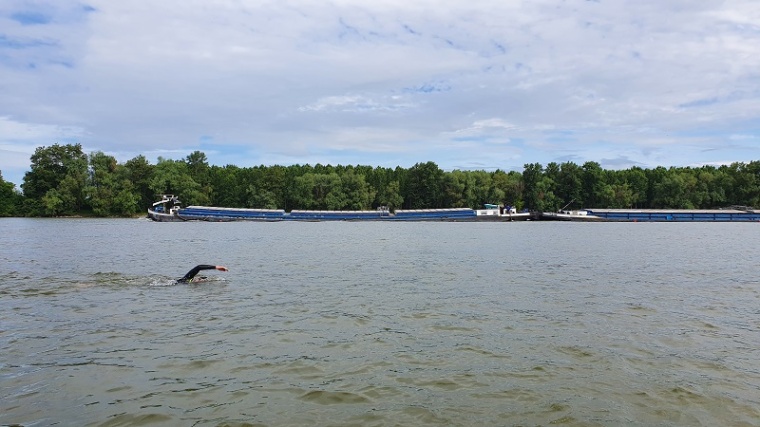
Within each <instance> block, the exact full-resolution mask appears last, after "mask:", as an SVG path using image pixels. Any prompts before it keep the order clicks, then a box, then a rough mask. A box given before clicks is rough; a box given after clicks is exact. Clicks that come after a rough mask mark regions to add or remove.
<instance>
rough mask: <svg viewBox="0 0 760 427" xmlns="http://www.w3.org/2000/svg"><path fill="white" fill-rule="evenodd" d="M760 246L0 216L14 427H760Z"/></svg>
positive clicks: (421, 229) (602, 231) (540, 232)
mask: <svg viewBox="0 0 760 427" xmlns="http://www.w3.org/2000/svg"><path fill="white" fill-rule="evenodd" d="M758 234H760V228H758V227H757V225H756V224H558V223H489V224H479V223H471V224H460V223H456V224H446V223H420V224H385V223H379V224H378V223H302V224H300V223H286V224H280V223H266V224H255V223H227V224H214V223H186V224H158V223H151V222H148V221H142V220H140V221H137V220H20V219H12V220H2V221H0V244H1V245H2V248H3V250H2V251H0V264H1V266H0V298H1V299H0V301H1V302H2V307H1V308H2V309H1V310H0V390H1V393H2V394H0V425H6V424H14V423H17V424H21V425H25V426H42V425H55V424H58V425H94V426H126V425H197V426H283V425H294V426H295V425H330V426H349V425H376V426H384V425H461V426H470V425H568V426H575V425H578V426H580V425H583V426H588V425H592V426H593V425H599V426H608V425H638V426H650V425H667V426H694V425H704V426H707V425H735V426H742V425H744V426H756V425H758V421H757V420H758V419H760V410H759V409H758V408H760V391H759V390H760V368H758V365H757V361H758V360H760V353H759V351H758V349H757V348H758V343H759V342H758V336H759V335H758V329H760V320H759V319H760V316H758V315H759V314H760V284H758V279H757V277H758V268H757V267H756V260H755V257H754V256H753V254H752V251H750V250H747V248H751V247H752V246H753V243H754V242H755V241H757V238H758ZM198 263H212V264H214V263H216V264H225V265H227V266H228V267H230V272H229V273H215V272H211V273H209V274H208V275H209V276H210V278H211V279H212V281H210V282H208V283H202V284H190V285H174V282H173V279H174V278H176V277H179V276H181V275H182V274H184V272H185V271H186V270H188V269H189V268H190V267H192V265H195V264H198Z"/></svg>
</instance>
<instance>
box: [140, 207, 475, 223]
mask: <svg viewBox="0 0 760 427" xmlns="http://www.w3.org/2000/svg"><path fill="white" fill-rule="evenodd" d="M148 217H149V218H150V219H153V220H154V221H160V222H176V221H217V222H224V221H474V220H476V219H477V218H478V216H477V213H476V211H475V210H472V209H467V208H455V209H413V210H398V211H396V212H395V213H390V212H389V211H388V210H382V209H381V210H377V211H311V210H293V211H291V212H285V211H284V210H282V209H241V208H217V207H208V206H188V207H186V208H176V209H171V210H169V211H168V212H166V211H164V210H163V209H156V210H153V209H149V210H148Z"/></svg>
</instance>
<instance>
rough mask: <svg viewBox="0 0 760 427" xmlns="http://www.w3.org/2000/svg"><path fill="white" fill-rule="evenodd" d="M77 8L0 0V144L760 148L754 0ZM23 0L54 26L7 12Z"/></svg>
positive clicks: (655, 150)
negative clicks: (741, 138) (0, 2)
mask: <svg viewBox="0 0 760 427" xmlns="http://www.w3.org/2000/svg"><path fill="white" fill-rule="evenodd" d="M87 4H88V5H89V7H91V9H92V10H90V9H89V8H88V7H84V6H83V4H82V3H79V2H78V1H77V2H75V1H73V0H60V1H55V2H53V1H51V0H48V1H41V2H36V3H30V2H26V1H14V2H10V3H6V4H4V5H2V6H0V25H2V27H3V28H4V33H3V36H2V37H3V38H0V92H1V93H3V94H4V95H3V97H1V98H0V117H5V118H6V119H5V120H6V121H9V120H10V121H12V122H13V123H11V124H8V123H4V122H2V121H0V129H1V131H2V134H0V139H2V140H5V141H8V140H10V137H8V135H15V136H13V138H14V139H13V140H14V141H16V142H15V143H17V144H22V145H23V147H25V149H26V151H27V152H30V151H33V149H34V147H35V146H39V145H50V144H52V143H55V142H59V141H58V138H63V137H68V138H72V139H74V140H76V141H77V142H82V144H83V145H84V146H85V147H97V148H98V149H100V150H103V151H106V152H111V153H146V154H147V153H155V152H158V151H157V150H166V151H165V152H166V153H186V154H189V153H190V152H191V151H193V150H196V149H201V150H204V151H207V152H211V151H214V150H216V151H219V152H220V153H219V155H218V156H217V158H220V159H221V158H225V159H229V158H230V157H229V156H227V157H225V153H224V151H225V150H227V151H234V152H239V153H244V154H241V155H240V156H237V157H232V158H233V159H234V158H237V159H238V160H239V162H238V163H240V164H241V165H243V164H259V163H262V162H266V161H273V160H283V161H284V160H289V161H291V162H293V163H298V162H300V163H305V162H308V161H310V159H315V158H319V159H320V161H321V162H323V163H338V162H339V161H344V160H346V159H348V158H347V157H346V155H347V153H352V154H351V156H352V157H350V160H351V161H352V162H354V163H365V164H370V165H374V164H376V162H380V161H384V162H392V161H398V162H399V164H402V163H403V164H405V165H411V164H414V163H416V162H424V161H428V160H432V161H436V162H438V163H439V164H440V165H441V166H442V167H444V168H453V167H459V166H461V165H480V164H493V162H495V161H503V162H505V164H504V165H503V166H502V168H508V167H518V168H519V167H521V166H522V164H524V163H532V162H541V163H548V162H549V161H556V160H557V159H560V158H578V159H580V161H586V160H593V161H601V160H603V159H630V160H631V161H632V162H636V163H637V164H641V165H644V166H656V165H658V164H664V165H671V164H673V165H675V164H691V163H696V162H710V161H715V158H721V159H724V158H744V159H745V160H747V161H749V160H754V159H759V158H760V147H758V144H757V137H758V132H760V131H759V130H758V127H757V123H760V90H758V87H760V74H758V72H757V70H760V26H759V24H758V22H760V8H758V7H757V6H756V4H755V2H754V0H727V1H724V2H698V3H694V2H692V1H686V0H675V1H668V2H627V3H624V4H620V3H618V2H609V1H599V2H592V1H581V0H568V1H564V2H556V1H553V0H551V1H550V0H530V1H528V0H522V1H510V2H502V1H495V0H471V1H466V2H465V1H461V0H441V1H435V2H433V1H415V2H409V1H400V0H390V1H384V2H355V1H349V0H335V1H332V2H311V1H306V0H283V1H264V0H261V1H253V2H236V1H231V0H229V1H228V0H204V1H200V0H189V1H177V0H166V1H161V2H153V1H147V0H135V1H129V2H113V1H106V0H96V1H93V2H89V3H87ZM30 8H36V9H35V10H39V11H44V13H47V14H49V16H50V19H49V22H47V23H46V24H39V25H28V24H24V23H23V22H20V21H19V20H18V19H16V20H14V18H13V16H14V13H18V12H23V11H27V10H28V9H30ZM11 117H13V118H14V119H12V120H11V119H9V118H11ZM2 126H6V127H8V128H4V127H2ZM9 126H10V127H13V129H11V128H9ZM24 126H28V128H24ZM24 129H26V130H24ZM25 132H26V133H25ZM23 135H27V136H26V137H23ZM735 135H746V136H747V137H748V139H747V140H746V142H741V143H736V144H725V145H723V147H724V148H718V149H717V151H710V152H707V151H705V148H711V149H714V148H715V147H721V142H722V141H729V140H732V141H733V139H732V138H734V136H735ZM206 137H209V138H206ZM463 138H464V139H463ZM465 139H466V140H465ZM27 147H28V148H27ZM231 147H238V148H234V149H233V148H231ZM379 152H381V153H383V155H384V156H386V157H384V158H383V159H380V158H379V157H378V155H379V154H378V153H379ZM186 154H185V155H186ZM246 156H248V157H246ZM568 156H570V157H568ZM713 156H716V157H713ZM180 157H184V155H177V158H180ZM611 163H612V162H611ZM0 167H4V166H3V165H1V164H0Z"/></svg>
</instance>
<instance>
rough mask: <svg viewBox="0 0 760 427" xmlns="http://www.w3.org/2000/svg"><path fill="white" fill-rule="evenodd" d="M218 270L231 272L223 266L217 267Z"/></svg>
mask: <svg viewBox="0 0 760 427" xmlns="http://www.w3.org/2000/svg"><path fill="white" fill-rule="evenodd" d="M216 269H217V270H219V271H230V270H228V269H227V267H225V266H223V265H217V266H216Z"/></svg>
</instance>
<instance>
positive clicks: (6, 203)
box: [0, 171, 22, 216]
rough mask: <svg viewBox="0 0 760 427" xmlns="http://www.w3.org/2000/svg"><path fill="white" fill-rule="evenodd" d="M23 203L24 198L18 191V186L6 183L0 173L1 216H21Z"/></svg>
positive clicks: (0, 172)
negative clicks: (20, 210)
mask: <svg viewBox="0 0 760 427" xmlns="http://www.w3.org/2000/svg"><path fill="white" fill-rule="evenodd" d="M21 202H22V196H21V194H20V193H19V192H18V191H16V184H14V183H12V182H6V181H5V179H3V173H2V171H0V216H16V215H19V213H20V212H19V209H20V206H21Z"/></svg>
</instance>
